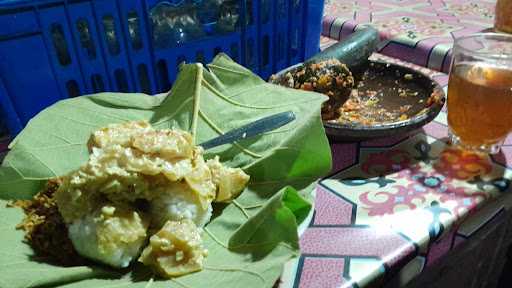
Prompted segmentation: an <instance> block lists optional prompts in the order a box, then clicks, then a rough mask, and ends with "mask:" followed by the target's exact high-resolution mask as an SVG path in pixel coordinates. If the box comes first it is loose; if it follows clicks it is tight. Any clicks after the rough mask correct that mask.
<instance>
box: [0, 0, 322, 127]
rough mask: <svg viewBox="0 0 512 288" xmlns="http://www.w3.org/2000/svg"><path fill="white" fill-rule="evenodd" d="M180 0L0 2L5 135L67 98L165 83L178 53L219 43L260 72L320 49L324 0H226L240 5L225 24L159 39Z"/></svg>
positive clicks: (201, 54)
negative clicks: (179, 38) (182, 38)
mask: <svg viewBox="0 0 512 288" xmlns="http://www.w3.org/2000/svg"><path fill="white" fill-rule="evenodd" d="M171 1H172V0H171ZM181 1H182V0H178V1H176V0H174V1H172V3H171V2H167V1H158V0H139V1H127V0H67V1H62V0H61V1H55V0H54V1H52V0H46V1H26V0H3V1H0V107H1V109H2V113H3V114H4V118H5V122H6V123H7V126H8V128H9V130H10V132H11V134H13V135H15V134H17V133H18V132H19V131H20V130H21V129H22V128H23V127H24V125H26V123H27V122H28V121H29V120H30V118H32V117H33V116H34V115H36V114H37V113H38V112H39V111H41V110H42V109H44V108H45V107H47V106H49V105H51V104H53V103H54V102H56V101H58V100H61V99H65V98H68V97H75V96H78V95H84V94H90V93H97V92H101V91H121V92H144V93H148V94H156V93H158V92H162V91H167V90H168V89H169V88H170V87H171V85H172V82H173V81H174V80H175V78H176V74H177V71H178V70H177V67H178V65H179V63H181V62H182V61H187V62H196V61H199V62H203V63H208V62H209V61H211V60H212V58H213V57H214V56H215V54H217V53H219V52H224V53H226V54H228V55H230V56H231V57H232V58H233V59H234V60H236V61H237V62H239V63H241V64H242V65H244V66H246V67H248V68H250V69H251V70H252V71H254V72H255V73H257V74H259V75H260V76H262V77H263V78H267V77H268V76H270V74H271V73H274V72H276V71H279V70H281V69H283V68H285V67H288V66H289V65H293V64H295V63H298V62H302V61H303V60H304V59H305V57H306V58H307V57H309V56H311V55H313V54H314V53H316V52H317V51H318V47H319V36H320V29H321V17H322V12H323V2H324V1H323V0H224V1H231V2H229V3H230V5H231V6H230V7H231V8H232V9H236V12H235V13H234V15H236V13H238V17H237V18H236V23H235V24H233V26H229V27H228V28H229V29H221V28H219V27H222V26H220V23H217V22H214V23H201V25H199V26H197V25H196V26H190V27H193V28H197V27H199V28H201V30H200V31H199V30H198V31H197V32H198V33H196V34H197V35H196V34H194V33H187V35H195V36H194V37H196V38H194V39H188V41H185V42H183V41H174V42H173V41H166V39H167V38H168V36H169V35H170V34H169V30H163V31H164V32H162V28H161V27H163V26H161V23H164V24H165V23H166V22H165V21H167V20H168V19H165V18H158V17H167V16H166V15H168V14H166V13H167V11H168V10H169V7H173V6H172V5H176V2H181ZM189 1H191V0H189ZM195 3H196V4H197V0H196V2H195ZM191 5H192V4H191ZM191 7H193V6H191ZM233 7H234V8H233ZM203 11H204V10H200V11H198V12H203ZM229 15H232V14H229ZM162 19H163V21H164V22H161V20H162ZM194 19H195V18H194ZM226 19H232V18H226ZM233 19H235V18H233ZM159 21H160V22H159ZM190 27H189V28H190ZM187 29H188V28H187ZM230 29H231V30H230ZM166 37H167V38H166ZM162 39H163V40H162ZM167 40H168V39H167Z"/></svg>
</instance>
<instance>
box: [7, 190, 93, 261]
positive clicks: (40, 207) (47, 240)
mask: <svg viewBox="0 0 512 288" xmlns="http://www.w3.org/2000/svg"><path fill="white" fill-rule="evenodd" d="M58 187H59V182H58V181H57V180H50V181H48V184H47V185H46V188H45V189H44V190H42V191H41V192H39V193H37V194H36V195H35V196H34V198H33V199H31V200H18V201H16V202H14V203H13V204H12V206H15V207H20V208H22V209H23V211H24V212H25V214H26V216H25V218H24V219H23V221H22V222H21V223H20V224H18V225H17V226H16V229H22V230H24V231H25V241H26V242H27V243H28V244H29V245H30V246H31V247H32V249H33V250H34V252H35V254H36V255H37V256H39V257H43V258H46V259H47V260H48V261H50V262H52V263H55V264H59V265H62V266H77V265H83V264H84V263H85V259H83V258H82V257H81V256H80V255H78V253H77V252H76V251H75V248H74V247H73V244H72V243H71V240H70V239H69V238H68V230H67V227H66V224H64V220H63V219H62V216H61V215H60V213H59V210H58V208H57V203H56V201H55V198H54V193H55V191H56V190H57V189H58Z"/></svg>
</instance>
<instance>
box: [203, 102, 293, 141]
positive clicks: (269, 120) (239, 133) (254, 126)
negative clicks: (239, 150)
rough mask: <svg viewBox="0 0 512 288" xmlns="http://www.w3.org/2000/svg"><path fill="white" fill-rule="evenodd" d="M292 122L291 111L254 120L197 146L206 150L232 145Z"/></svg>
mask: <svg viewBox="0 0 512 288" xmlns="http://www.w3.org/2000/svg"><path fill="white" fill-rule="evenodd" d="M293 120H295V114H293V112H292V111H287V112H282V113H278V114H274V115H271V116H268V117H265V118H262V119H259V120H256V121H254V122H252V123H249V124H247V125H244V126H242V127H240V128H236V129H233V130H231V131H229V132H227V133H225V134H223V135H220V136H219V137H216V138H213V139H211V140H208V141H206V142H203V143H201V144H199V145H200V146H202V147H203V148H204V149H205V150H206V149H210V148H213V147H216V146H220V145H223V144H228V143H233V142H235V141H238V140H242V139H246V138H249V137H253V136H256V135H259V134H262V133H265V132H269V131H272V130H274V129H277V128H279V127H282V126H284V125H286V124H288V123H290V122H292V121H293Z"/></svg>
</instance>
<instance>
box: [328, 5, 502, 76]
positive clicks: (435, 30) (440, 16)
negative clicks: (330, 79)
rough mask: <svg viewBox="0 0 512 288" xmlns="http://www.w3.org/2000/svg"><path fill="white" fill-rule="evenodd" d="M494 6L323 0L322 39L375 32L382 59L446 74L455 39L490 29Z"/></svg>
mask: <svg viewBox="0 0 512 288" xmlns="http://www.w3.org/2000/svg"><path fill="white" fill-rule="evenodd" d="M494 6H495V0H479V1H465V0H443V1H441V0H431V1H421V0H371V1H370V0H353V1H340V0H326V1H325V9H324V11H325V12H324V14H325V15H324V19H323V29H322V35H324V36H327V37H330V38H333V39H336V40H340V39H343V38H344V37H346V36H348V35H350V34H351V33H353V31H354V30H355V29H357V27H360V26H361V25H364V24H371V25H372V26H374V27H376V28H377V29H378V30H379V32H380V34H381V38H382V39H385V40H386V41H385V45H384V47H383V48H382V49H381V50H380V52H381V53H383V54H386V55H388V56H392V57H396V58H399V59H402V60H406V61H408V62H412V63H415V64H418V65H421V66H425V67H429V68H432V69H434V70H437V71H444V72H447V71H448V69H449V66H450V61H451V47H452V45H453V41H454V38H456V37H460V36H463V35H467V34H470V33H474V32H480V31H483V30H486V29H489V28H491V27H493V23H494Z"/></svg>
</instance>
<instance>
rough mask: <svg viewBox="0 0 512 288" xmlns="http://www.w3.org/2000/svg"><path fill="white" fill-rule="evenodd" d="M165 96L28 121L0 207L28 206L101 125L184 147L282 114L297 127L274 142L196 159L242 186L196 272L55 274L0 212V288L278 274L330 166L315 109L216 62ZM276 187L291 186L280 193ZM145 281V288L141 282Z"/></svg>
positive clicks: (102, 103)
mask: <svg viewBox="0 0 512 288" xmlns="http://www.w3.org/2000/svg"><path fill="white" fill-rule="evenodd" d="M180 69H181V71H180V74H179V76H178V79H177V80H176V82H175V84H174V86H173V88H172V90H171V91H170V92H169V93H166V94H159V95H155V96H149V95H145V94H140V93H127V94H123V93H100V94H95V95H88V96H82V97H77V98H73V99H67V100H64V101H60V102H58V103H56V104H54V105H52V106H51V107H49V108H47V109H45V110H44V111H42V112H41V113H39V114H38V115H37V116H36V117H34V118H33V119H32V120H31V121H30V122H29V124H28V125H27V127H26V128H25V129H24V130H23V131H22V132H21V133H20V134H19V135H18V136H17V137H16V139H15V140H14V141H13V142H12V144H11V146H10V148H11V151H10V152H9V154H8V155H7V156H6V158H5V161H4V163H3V165H2V167H0V198H2V199H21V198H30V197H31V196H32V195H33V194H34V193H36V192H37V191H38V190H39V189H40V188H41V187H42V185H44V183H45V181H46V180H47V179H49V178H52V177H55V176H60V175H63V174H66V173H68V172H70V171H72V170H74V169H77V168H78V167H80V165H83V164H84V163H85V162H86V161H87V158H88V151H87V146H86V142H87V140H88V138H89V136H90V133H91V132H92V131H94V130H95V129H97V128H100V127H104V126H106V125H108V124H111V123H120V122H124V121H130V120H148V121H149V122H150V123H151V124H152V125H153V126H155V127H156V128H160V129H163V128H173V127H174V128H180V129H183V130H188V131H190V132H191V133H192V134H193V135H194V137H195V141H196V143H201V142H203V141H206V140H208V139H211V138H214V137H216V136H218V135H219V134H222V133H224V132H226V131H228V130H231V129H233V128H237V127H240V126H242V125H244V124H248V123H250V122H252V121H255V120H257V119H259V118H262V117H265V116H269V115H272V114H276V113H279V112H284V111H288V110H291V111H293V112H294V113H295V115H296V116H297V119H296V120H295V121H294V122H292V123H290V124H287V125H285V126H283V127H281V128H279V129H278V130H275V131H272V132H269V133H265V134H263V135H261V136H258V137H254V138H251V139H245V140H242V141H240V142H238V143H233V144H226V145H223V146H219V147H216V148H214V149H211V150H208V151H207V152H206V155H205V156H206V158H209V157H213V156H215V155H219V156H220V157H221V160H222V161H223V162H224V163H225V164H226V165H229V166H232V167H241V168H242V169H244V170H245V171H246V173H248V174H249V175H250V176H251V181H250V183H249V186H248V187H247V189H245V191H244V192H243V193H242V194H241V195H240V197H238V199H237V200H236V201H235V202H234V203H232V204H230V205H227V206H226V207H224V208H223V209H222V210H221V211H219V214H220V215H218V216H217V217H216V218H215V219H213V220H212V221H211V222H210V223H209V224H208V225H207V226H206V228H205V233H204V235H203V239H204V241H205V246H206V247H207V248H208V250H209V255H208V257H207V260H206V264H205V267H204V269H203V270H202V271H201V272H198V273H193V274H190V275H186V276H183V277H179V278H175V279H171V280H166V281H165V280H162V279H158V278H154V277H153V276H152V273H151V272H150V271H149V272H148V269H147V268H145V267H140V266H138V265H135V267H134V269H132V270H133V272H127V271H126V270H123V271H121V272H119V271H113V270H110V269H107V268H105V267H85V266H83V267H73V268H62V267H57V266H52V265H50V264H46V263H44V262H41V261H39V260H38V259H37V257H36V258H35V257H34V256H33V255H32V253H33V252H32V250H31V249H30V247H29V246H27V244H25V243H24V242H23V241H22V239H23V232H22V231H18V230H15V226H16V224H17V223H19V222H20V221H21V218H22V212H21V211H20V210H19V209H15V208H4V207H5V204H6V202H5V201H0V205H1V207H0V221H1V222H0V223H1V224H0V229H1V230H2V233H0V238H1V243H2V246H0V254H2V256H4V257H0V287H14V288H16V287H39V286H45V287H51V286H59V285H63V287H114V286H115V287H153V288H155V287H166V288H167V287H205V286H209V287H228V288H229V287H272V286H273V285H274V283H275V281H276V279H277V278H278V277H279V275H280V273H281V270H282V265H283V264H284V263H285V262H286V261H287V260H288V259H290V258H292V257H295V256H296V255H297V253H298V235H297V223H300V222H301V221H303V220H304V219H305V218H306V215H307V214H308V212H309V210H310V207H311V205H310V204H309V203H308V202H307V201H305V200H304V199H303V197H305V198H307V199H309V197H310V192H311V189H312V185H311V183H312V182H314V181H316V179H318V178H319V177H321V176H323V175H325V174H326V173H328V172H329V171H330V167H331V155H330V149H329V145H328V141H327V138H326V136H325V132H324V130H323V125H322V121H321V118H320V107H321V104H322V102H323V101H325V100H326V97H325V96H323V95H320V94H316V93H312V92H306V91H298V90H292V89H287V88H283V87H280V86H275V85H272V84H268V83H266V82H265V81H263V80H262V79H260V78H259V77H258V76H256V75H254V74H252V73H251V72H250V71H249V70H247V69H245V68H243V67H242V66H240V65H238V64H236V63H235V62H233V61H232V60H231V59H229V58H228V57H227V56H225V55H219V56H217V57H216V58H215V59H214V61H213V63H211V64H209V65H208V66H207V67H206V68H205V67H203V66H202V65H200V64H187V65H182V66H181V67H180ZM286 186H293V188H292V187H286ZM148 281H150V282H148Z"/></svg>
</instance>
